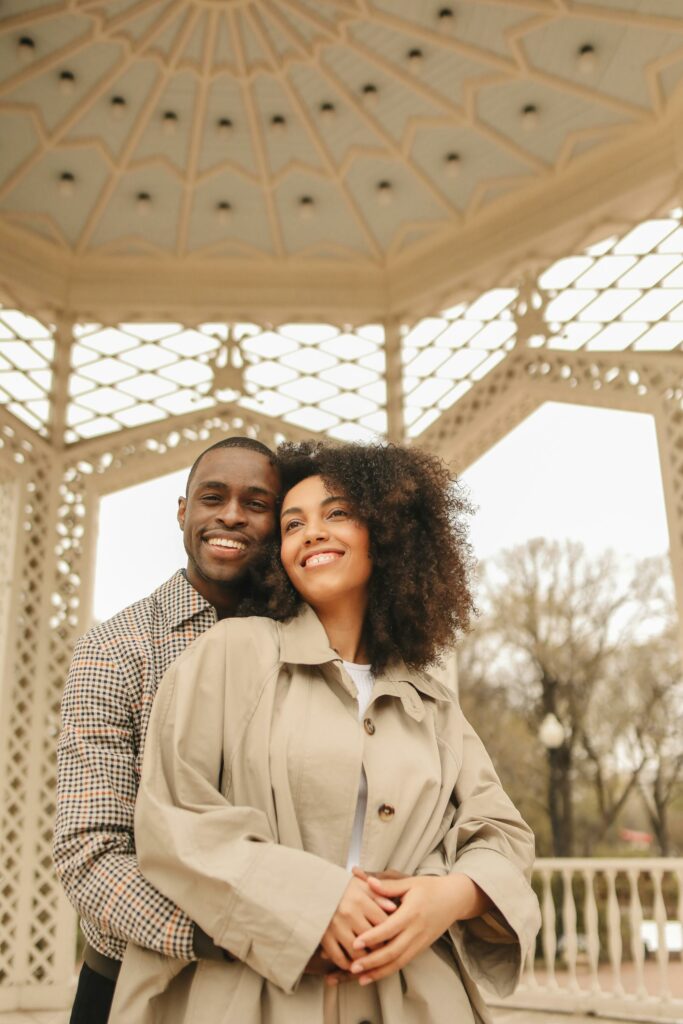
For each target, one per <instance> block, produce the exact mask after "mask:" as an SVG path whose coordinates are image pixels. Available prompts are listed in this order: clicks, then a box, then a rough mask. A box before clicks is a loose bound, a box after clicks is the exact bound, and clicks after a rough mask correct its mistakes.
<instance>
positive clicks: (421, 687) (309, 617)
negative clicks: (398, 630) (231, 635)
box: [277, 604, 455, 717]
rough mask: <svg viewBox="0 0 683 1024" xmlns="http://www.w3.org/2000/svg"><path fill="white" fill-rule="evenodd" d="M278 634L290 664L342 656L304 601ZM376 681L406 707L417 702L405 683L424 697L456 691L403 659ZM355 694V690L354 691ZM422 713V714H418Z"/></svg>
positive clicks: (324, 662)
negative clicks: (411, 699)
mask: <svg viewBox="0 0 683 1024" xmlns="http://www.w3.org/2000/svg"><path fill="white" fill-rule="evenodd" d="M277 628H278V633H279V636H280V659H281V660H282V661H283V662H284V663H285V664H289V665H327V664H330V663H332V662H336V663H337V664H338V665H341V663H342V659H341V658H340V657H339V654H337V652H336V651H334V650H333V649H332V648H331V647H330V643H329V640H328V639H327V634H326V633H325V630H324V628H323V625H322V623H321V621H320V619H319V618H318V616H317V615H316V613H315V612H314V611H313V609H312V608H311V607H310V606H309V605H306V604H305V605H303V606H302V608H301V610H300V611H299V613H298V615H297V616H296V617H295V618H293V619H288V620H287V621H286V622H278V623H277ZM377 683H379V684H380V686H381V687H382V688H383V691H384V692H385V693H393V694H395V696H397V697H400V698H401V700H402V702H403V705H404V707H406V710H413V711H417V710H418V709H417V706H416V705H415V704H414V703H413V706H412V708H411V701H410V699H407V697H408V695H407V692H406V689H405V684H406V683H408V684H410V686H412V687H414V688H415V689H416V690H418V691H419V693H420V694H421V695H422V696H424V697H431V698H432V699H433V700H440V701H448V702H451V701H453V700H454V699H455V694H454V693H453V692H452V691H451V690H449V689H448V687H447V686H445V685H444V684H443V683H441V682H439V681H438V680H437V679H434V678H433V677H432V676H429V675H427V674H426V673H424V672H419V671H417V670H416V669H411V668H408V666H407V665H406V664H405V663H404V662H403V661H395V662H393V663H392V664H390V665H388V666H387V667H386V668H385V669H383V671H382V672H381V673H380V675H379V676H378V677H377ZM354 696H355V693H354ZM420 717H421V716H420Z"/></svg>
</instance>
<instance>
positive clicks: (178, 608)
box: [154, 569, 216, 629]
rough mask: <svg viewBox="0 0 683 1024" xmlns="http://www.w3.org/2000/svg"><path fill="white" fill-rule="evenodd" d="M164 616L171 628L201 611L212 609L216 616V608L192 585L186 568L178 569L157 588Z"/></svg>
mask: <svg viewBox="0 0 683 1024" xmlns="http://www.w3.org/2000/svg"><path fill="white" fill-rule="evenodd" d="M154 597H155V598H156V600H157V601H158V602H159V605H160V607H161V611H162V613H163V616H164V618H165V620H166V622H167V623H168V626H169V628H170V629H175V628H176V627H177V626H180V625H182V623H183V622H187V621H188V620H189V619H192V618H194V616H195V615H198V614H199V613H200V612H204V611H206V610H207V609H210V610H211V611H212V612H213V615H214V618H215V617H216V610H215V608H214V607H213V605H212V604H210V603H209V602H208V601H207V600H206V598H205V597H202V595H201V594H200V593H199V591H198V590H195V588H194V587H193V586H192V584H191V583H190V582H189V581H188V579H187V576H186V575H185V570H184V569H178V571H177V572H176V573H174V574H173V576H171V578H170V579H169V580H166V582H165V583H162V584H161V586H160V587H159V588H158V589H157V590H155V592H154Z"/></svg>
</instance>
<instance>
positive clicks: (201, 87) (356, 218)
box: [0, 0, 683, 315]
mask: <svg viewBox="0 0 683 1024" xmlns="http://www.w3.org/2000/svg"><path fill="white" fill-rule="evenodd" d="M0 30H1V31H2V35H1V37H0V93H1V94H2V95H1V99H0V118H1V123H2V138H3V140H4V141H3V145H2V147H1V148H0V250H1V252H2V256H1V257H0V258H1V260H2V263H0V266H2V265H3V264H4V266H5V268H7V267H8V266H11V268H12V270H13V273H14V275H15V276H16V278H17V279H18V280H19V281H20V282H23V283H24V284H26V285H27V286H33V287H34V288H36V289H37V290H40V291H42V293H43V294H45V295H47V296H49V297H50V299H51V300H52V301H53V302H54V303H55V304H56V305H57V306H60V305H65V304H71V305H73V306H75V307H76V309H77V310H78V311H80V312H85V313H87V312H88V311H89V310H90V309H101V308H102V304H103V303H104V304H105V305H106V303H107V302H108V301H109V302H114V303H116V302H120V301H123V302H128V303H129V306H130V308H131V309H136V308H137V309H139V308H141V306H142V304H144V302H147V304H148V306H151V307H154V309H155V311H157V312H163V311H165V310H166V311H170V310H171V309H172V308H173V306H174V303H176V302H185V303H189V304H191V303H192V302H193V301H197V302H199V303H204V304H205V305H206V303H207V302H208V303H211V302H215V301H217V299H218V296H223V298H225V297H226V296H227V300H226V301H228V302H229V303H232V304H233V305H235V304H236V305H237V306H239V307H240V309H241V312H242V314H243V315H245V314H247V313H249V312H251V313H252V315H253V311H254V309H255V308H256V309H259V308H267V307H268V306H269V305H270V306H272V305H273V303H274V302H275V303H276V302H277V301H279V299H278V296H279V297H280V299H281V297H282V295H285V294H286V295H291V294H292V289H294V290H295V291H296V292H297V294H299V295H300V298H301V313H302V315H306V314H307V312H309V311H311V310H314V309H315V308H316V303H317V308H318V309H319V310H320V311H328V312H329V311H330V310H332V312H334V309H335V307H336V306H337V305H340V304H341V305H343V303H344V301H346V302H347V303H354V302H355V304H356V305H357V306H358V307H359V308H360V309H361V311H362V312H361V315H362V314H365V313H367V312H368V311H374V312H380V311H384V312H386V311H388V310H390V309H392V308H397V309H399V311H400V307H401V304H405V303H406V302H408V301H410V300H411V299H413V298H415V299H419V297H420V296H421V295H424V294H426V293H428V292H430V291H431V290H433V289H434V288H435V287H438V288H440V289H441V291H442V293H443V294H445V293H446V292H447V290H448V287H447V286H448V280H449V276H450V277H453V275H457V272H458V270H460V271H462V270H463V269H464V268H466V267H467V266H468V265H469V264H470V263H472V262H473V261H474V262H476V261H477V260H479V261H481V262H482V263H485V262H486V261H487V259H490V257H491V255H492V254H493V253H494V251H497V252H500V251H501V250H505V249H506V248H507V247H508V246H509V245H510V244H511V242H512V241H513V239H512V235H514V234H515V233H516V235H517V236H519V237H523V236H524V233H525V229H528V230H530V231H531V230H537V231H542V230H544V229H547V228H548V227H552V226H554V221H556V220H557V221H558V222H559V220H561V219H562V218H564V219H565V220H567V219H571V218H572V217H573V216H574V215H575V212H576V211H577V210H580V211H582V212H585V208H586V205H587V204H588V192H587V191H586V189H585V186H586V183H587V182H590V181H592V180H594V178H593V177H592V170H593V169H594V168H595V166H596V161H600V167H601V175H600V176H601V178H603V179H606V180H607V185H606V186H605V188H606V189H607V192H608V193H609V195H610V196H611V194H613V193H614V194H616V193H619V192H620V191H622V190H626V191H627V190H628V188H631V187H633V186H634V185H635V184H636V183H637V181H638V178H639V176H641V177H642V173H643V172H642V168H641V164H642V162H643V161H644V160H646V161H647V160H650V161H651V162H652V161H655V160H656V159H657V158H659V156H660V155H661V154H662V153H665V154H666V156H667V159H669V155H670V151H672V149H673V148H675V130H674V126H673V120H674V119H673V112H674V105H675V102H676V99H675V94H676V92H677V87H678V85H679V83H680V78H681V75H682V74H683V11H682V10H681V5H680V2H679V0H600V2H592V3H586V2H583V0H575V2H569V3H565V2H563V0H477V2H474V0H457V2H454V3H452V4H450V5H449V4H441V3H436V2H425V0H412V2H411V0H372V2H370V0H243V2H240V0H152V2H150V0H62V2H54V0H3V2H2V4H0ZM644 141H646V142H647V145H643V143H644ZM665 163H666V161H665ZM667 166H668V165H667ZM672 166H673V165H672ZM609 169H611V170H612V171H613V172H614V173H613V174H612V177H611V178H610V174H609ZM608 197H609V196H606V195H604V194H600V193H599V190H597V191H596V193H595V198H596V200H598V201H600V202H603V201H604V200H605V199H606V198H608ZM534 217H535V218H536V220H537V221H538V223H537V224H532V221H534ZM508 235H509V236H510V238H508ZM487 239H488V242H486V240H487ZM475 244H476V245H477V246H479V247H480V248H481V247H482V246H483V249H482V251H481V252H480V251H479V250H478V249H476V248H473V245H475ZM484 250H485V251H484ZM19 253H20V254H21V256H20V257H19V256H18V254H19Z"/></svg>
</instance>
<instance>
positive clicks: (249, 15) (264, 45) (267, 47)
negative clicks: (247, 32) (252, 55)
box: [244, 7, 284, 79]
mask: <svg viewBox="0 0 683 1024" xmlns="http://www.w3.org/2000/svg"><path fill="white" fill-rule="evenodd" d="M244 17H245V18H246V19H247V21H248V22H249V24H250V25H251V28H252V31H253V33H254V35H255V36H256V37H257V39H258V41H259V44H260V46H261V50H262V51H263V53H264V54H265V55H266V59H267V60H268V63H269V64H270V67H271V70H272V72H273V74H275V75H280V76H281V79H282V77H284V76H283V75H282V74H281V73H282V70H283V68H282V61H281V60H280V58H279V56H278V53H277V51H276V49H275V47H274V46H273V44H272V43H271V41H270V38H269V36H268V32H267V31H266V29H265V28H264V25H263V21H262V20H261V13H260V11H259V10H258V9H252V8H251V7H246V8H245V10H244Z"/></svg>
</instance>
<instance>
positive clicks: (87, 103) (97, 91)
mask: <svg viewBox="0 0 683 1024" xmlns="http://www.w3.org/2000/svg"><path fill="white" fill-rule="evenodd" d="M182 5H183V0H175V2H174V3H173V4H171V6H170V7H169V8H167V10H166V11H165V12H164V14H163V15H162V16H161V17H160V18H159V20H158V22H155V23H154V24H153V25H152V26H151V27H150V29H149V30H148V31H147V32H146V33H145V35H144V36H143V37H142V38H141V39H139V40H137V42H136V43H135V45H134V46H125V45H124V44H123V43H122V42H121V43H119V45H121V46H122V47H123V49H124V56H123V57H122V59H121V60H119V61H118V62H117V63H116V64H115V65H114V67H113V68H111V69H110V70H109V71H108V72H106V74H105V75H103V77H102V78H101V79H100V80H99V82H98V83H97V85H96V86H95V87H94V88H93V89H92V90H91V91H90V92H88V93H87V94H86V95H85V96H84V97H83V99H82V100H81V101H80V102H79V103H76V104H75V105H74V106H73V107H72V108H71V110H70V111H69V113H68V114H67V115H66V117H64V118H62V120H61V121H60V122H59V124H58V125H57V126H56V127H55V128H54V129H53V130H52V132H50V133H49V134H48V135H46V136H45V137H44V138H43V139H42V142H41V144H40V145H38V146H36V148H35V150H34V151H33V152H32V153H31V154H30V155H29V156H28V157H27V158H26V160H25V161H24V162H23V163H22V164H21V165H20V166H19V167H18V168H17V169H16V170H15V172H14V173H13V174H12V175H10V177H9V178H7V179H6V180H5V182H4V183H3V185H2V186H0V199H2V197H3V196H5V195H6V194H7V193H8V192H10V191H11V190H12V189H13V188H14V185H15V184H16V181H18V180H19V179H20V178H21V177H23V176H24V175H25V174H27V173H28V172H29V171H30V170H31V168H32V167H33V166H35V164H36V163H38V161H39V160H40V159H41V158H42V157H43V155H44V153H45V151H46V149H47V148H48V147H55V146H56V145H57V143H59V142H60V140H61V139H62V138H63V136H64V135H66V133H67V132H68V131H69V130H70V129H71V128H72V127H73V126H74V125H75V124H77V122H78V121H79V120H80V119H81V117H82V116H83V114H84V113H85V112H86V111H87V110H89V109H90V108H91V107H92V106H93V105H94V104H95V103H96V102H97V101H98V100H99V99H101V97H102V96H103V95H104V93H105V92H106V91H107V89H109V88H110V86H111V85H113V83H114V82H115V81H116V79H117V78H118V77H119V76H120V75H121V74H122V73H123V71H124V70H125V69H126V68H127V67H128V66H129V64H130V63H131V62H132V60H133V58H134V56H135V55H136V54H137V53H138V51H139V50H142V49H144V47H145V46H146V45H147V43H148V41H149V39H150V38H153V37H154V36H155V35H156V34H157V33H159V32H161V31H163V29H164V28H165V27H166V24H167V23H168V21H170V20H171V18H173V17H175V15H176V13H177V12H178V10H179V9H180V8H181V7H182Z"/></svg>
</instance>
